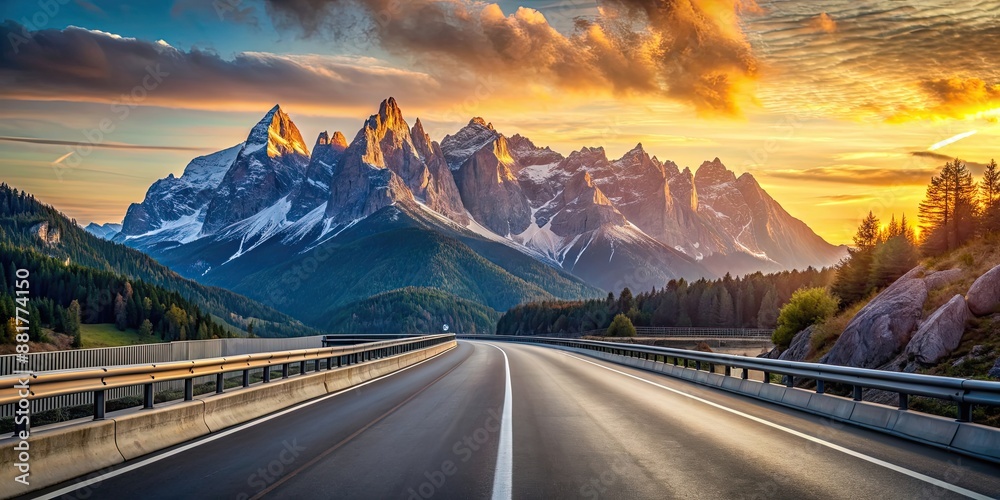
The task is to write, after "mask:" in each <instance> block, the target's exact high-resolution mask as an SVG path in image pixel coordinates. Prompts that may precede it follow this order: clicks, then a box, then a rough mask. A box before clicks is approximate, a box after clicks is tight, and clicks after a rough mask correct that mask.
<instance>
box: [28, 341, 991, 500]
mask: <svg viewBox="0 0 1000 500" xmlns="http://www.w3.org/2000/svg"><path fill="white" fill-rule="evenodd" d="M62 495H68V497H69V498H97V499H99V498H142V499H157V498H163V499H178V498H184V499H196V498H212V499H215V498H244V499H249V498H289V499H292V498H295V499H298V498H350V499H353V498H360V499H368V498H372V499H383V498H385V499H389V498H399V499H409V500H419V499H427V498H441V499H475V498H494V499H507V498H515V499H522V498H523V499H536V498H537V499H559V498H586V499H600V498H651V499H653V498H727V499H728V498H744V499H753V498H760V499H764V498H789V499H807V498H845V499H846V498H851V499H865V498H878V499H895V498H900V499H918V498H991V497H997V496H998V495H1000V466H997V465H994V464H990V463H987V462H983V461H978V460H975V459H971V458H965V457H961V456H959V455H956V454H953V453H949V452H947V451H944V450H940V449H937V448H933V447H929V446H924V445H920V444H916V443H913V442H909V441H905V440H902V439H898V438H894V437H891V436H887V435H884V434H879V433H876V432H873V431H868V430H865V429H861V428H857V427H852V426H848V425H845V424H839V423H834V422H831V421H828V420H825V419H823V418H820V417H816V416H812V415H809V414H806V413H801V412H797V411H794V410H791V409H786V408H783V407H780V406H776V405H771V404H768V403H764V402H761V401H757V400H752V399H749V398H745V397H742V396H738V395H734V394H729V393H725V392H722V391H718V390H714V389H710V388H706V387H703V386H698V385H696V384H692V383H689V382H686V381H682V380H677V379H673V378H669V377H666V376H663V375H660V374H654V373H651V372H646V371H643V370H638V369H633V368H628V367H623V366H621V365H616V364H613V363H608V362H604V361H598V360H596V359H594V358H590V357H587V356H585V355H582V354H576V353H570V352H565V351H560V350H556V349H551V348H546V347H541V346H530V345H520V344H509V343H495V344H490V343H484V342H470V341H460V342H459V345H458V347H457V348H456V349H453V350H451V351H449V352H446V353H444V354H442V355H440V356H438V357H436V358H433V359H430V360H428V361H426V362H423V363H421V364H418V365H416V366H413V367H410V368H407V369H405V370H403V371H401V372H397V373H395V374H392V375H389V376H386V377H383V378H380V379H376V380H374V381H371V382H368V383H365V384H363V385H361V386H359V387H355V388H352V389H349V390H347V391H344V392H342V393H337V394H332V395H329V396H326V397H323V398H319V399H316V400H312V401H309V402H307V403H304V404H302V405H299V406H297V407H293V408H290V409H287V410H283V411H281V412H278V413H275V414H272V415H270V416H267V417H263V418H261V419H258V420H256V421H253V422H249V423H247V424H243V425H241V426H237V427H234V428H231V429H228V430H225V431H222V432H220V433H216V434H213V435H209V436H206V437H204V438H201V439H199V440H196V441H193V442H190V443H186V444H183V445H179V446H176V447H174V448H171V449H168V450H164V451H161V452H159V453H156V454H152V455H149V456H147V457H143V458H139V459H136V460H132V461H129V462H126V463H125V464H122V465H119V466H117V467H115V468H113V469H108V470H105V471H102V472H100V473H95V474H92V475H90V476H87V477H85V478H79V479H77V480H75V481H72V482H69V483H64V484H62V485H58V486H55V487H52V488H49V489H46V490H42V491H41V492H36V493H34V494H33V495H32V497H39V496H40V497H42V498H59V497H62Z"/></svg>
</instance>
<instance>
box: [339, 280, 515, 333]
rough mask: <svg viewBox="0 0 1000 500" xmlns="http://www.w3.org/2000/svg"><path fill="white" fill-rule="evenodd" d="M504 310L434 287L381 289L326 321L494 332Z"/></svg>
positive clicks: (357, 326) (372, 328) (352, 328)
mask: <svg viewBox="0 0 1000 500" xmlns="http://www.w3.org/2000/svg"><path fill="white" fill-rule="evenodd" d="M499 317H500V313H498V312H496V311H494V310H493V309H490V308H489V307H486V306H484V305H482V304H479V303H478V302H474V301H471V300H467V299H463V298H460V297H455V296H454V295H451V294H448V293H446V292H443V291H441V290H437V289H433V288H412V287H411V288H403V289H399V290H393V291H391V292H385V293H380V294H378V295H375V296H373V297H369V298H367V299H364V300H361V301H358V302H355V303H353V304H350V305H348V306H346V307H343V308H341V309H340V310H338V311H337V312H336V313H335V314H333V315H332V316H331V317H330V318H329V319H328V320H327V322H326V324H327V325H329V329H330V330H331V331H335V332H338V333H434V332H441V331H442V329H443V327H444V325H448V327H449V329H448V331H450V332H455V333H493V329H494V326H495V325H496V321H497V319H498V318H499Z"/></svg>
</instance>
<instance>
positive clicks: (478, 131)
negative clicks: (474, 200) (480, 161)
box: [441, 118, 501, 170]
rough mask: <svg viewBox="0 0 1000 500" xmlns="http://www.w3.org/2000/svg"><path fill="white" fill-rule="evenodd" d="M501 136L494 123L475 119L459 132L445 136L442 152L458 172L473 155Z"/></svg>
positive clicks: (442, 142) (442, 141) (451, 166)
mask: <svg viewBox="0 0 1000 500" xmlns="http://www.w3.org/2000/svg"><path fill="white" fill-rule="evenodd" d="M500 136H501V134H500V133H499V132H497V131H496V129H494V128H493V124H492V123H487V122H486V120H483V119H482V118H473V119H471V120H469V124H468V125H466V126H464V127H462V128H461V129H460V130H459V131H458V132H455V133H454V134H452V135H446V136H444V139H442V140H441V150H442V151H443V152H444V158H445V160H446V161H447V162H448V167H449V168H451V169H452V170H458V169H459V168H461V167H462V164H463V163H465V162H466V160H468V159H469V158H471V157H472V155H474V154H476V152H477V151H479V150H480V149H482V148H483V147H484V146H486V145H487V144H489V143H491V142H493V141H494V140H496V138H497V137H500Z"/></svg>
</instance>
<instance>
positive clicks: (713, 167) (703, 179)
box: [694, 158, 736, 188]
mask: <svg viewBox="0 0 1000 500" xmlns="http://www.w3.org/2000/svg"><path fill="white" fill-rule="evenodd" d="M694 182H695V184H697V185H698V187H699V188H706V187H711V186H717V185H720V184H725V183H728V182H736V174H734V173H733V172H732V171H731V170H729V169H728V168H726V166H725V165H723V164H722V160H720V159H718V158H716V159H714V160H712V161H706V162H704V163H702V164H701V166H700V167H698V170H697V171H696V172H695V173H694Z"/></svg>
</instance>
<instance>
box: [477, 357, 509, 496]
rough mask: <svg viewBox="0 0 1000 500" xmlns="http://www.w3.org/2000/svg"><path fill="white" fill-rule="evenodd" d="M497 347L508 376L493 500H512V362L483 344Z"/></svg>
mask: <svg viewBox="0 0 1000 500" xmlns="http://www.w3.org/2000/svg"><path fill="white" fill-rule="evenodd" d="M483 344H486V345H488V346H490V347H495V348H496V349H497V350H499V351H500V353H501V354H503V368H504V374H505V375H506V381H505V387H504V396H503V420H502V421H501V422H500V445H499V446H498V447H497V468H496V471H495V472H494V474H493V500H510V499H511V495H513V490H514V487H513V485H514V434H513V431H512V430H511V424H512V421H513V416H512V415H513V414H512V412H511V396H510V361H509V360H508V359H507V352H506V351H504V350H503V349H501V348H500V347H499V346H496V345H493V344H491V343H489V342H483Z"/></svg>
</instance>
